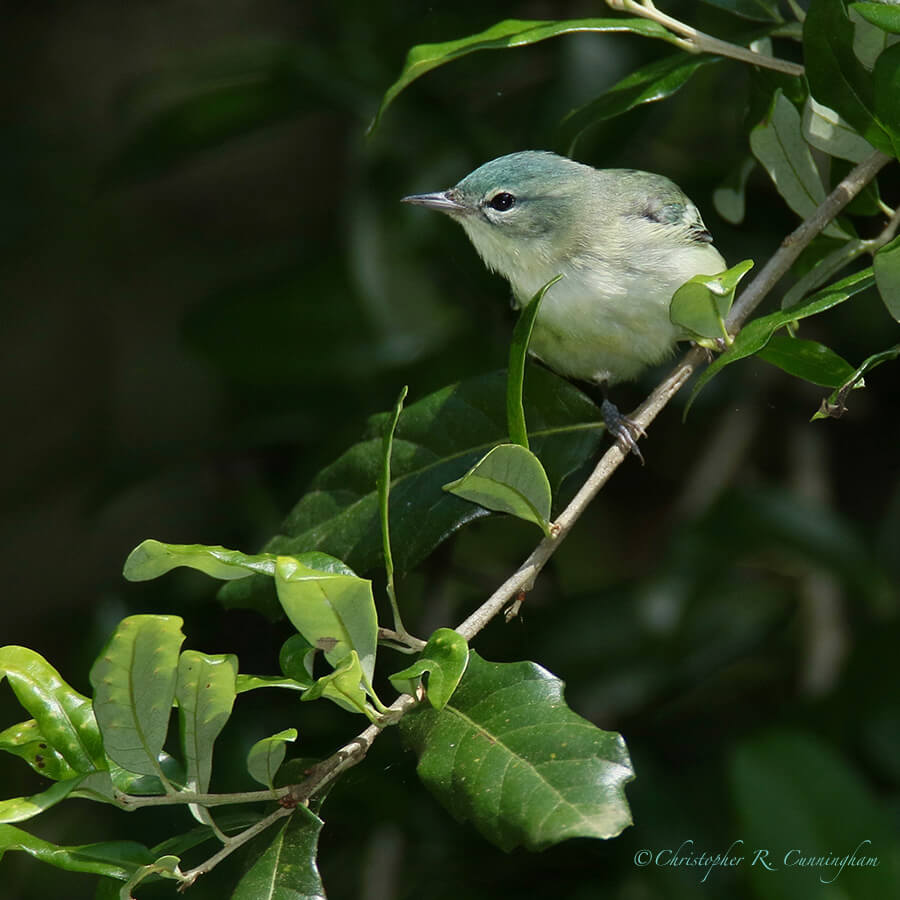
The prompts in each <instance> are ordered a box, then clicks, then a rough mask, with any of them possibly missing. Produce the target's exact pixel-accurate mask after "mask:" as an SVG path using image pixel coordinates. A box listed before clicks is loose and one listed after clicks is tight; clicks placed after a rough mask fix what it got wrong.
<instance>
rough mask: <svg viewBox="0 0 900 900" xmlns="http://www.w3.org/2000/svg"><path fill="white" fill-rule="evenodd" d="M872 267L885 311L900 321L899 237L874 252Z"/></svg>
mask: <svg viewBox="0 0 900 900" xmlns="http://www.w3.org/2000/svg"><path fill="white" fill-rule="evenodd" d="M872 269H873V270H874V272H875V284H876V285H877V287H878V293H879V294H881V299H882V300H883V301H884V305H885V306H886V307H887V311H888V312H889V313H890V314H891V315H892V316H893V317H894V318H895V319H896V320H897V321H898V322H900V237H896V238H894V240H892V241H891V242H890V243H889V244H885V245H884V246H883V247H882V248H881V249H880V250H879V251H878V252H877V253H876V254H875V257H874V259H873V260H872Z"/></svg>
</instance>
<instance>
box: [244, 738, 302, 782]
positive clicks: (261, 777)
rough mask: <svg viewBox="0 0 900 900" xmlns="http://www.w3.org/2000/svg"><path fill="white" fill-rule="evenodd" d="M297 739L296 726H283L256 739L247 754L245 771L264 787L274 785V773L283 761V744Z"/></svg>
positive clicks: (285, 750)
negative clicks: (275, 732)
mask: <svg viewBox="0 0 900 900" xmlns="http://www.w3.org/2000/svg"><path fill="white" fill-rule="evenodd" d="M296 740H297V729H296V728H285V729H284V731H279V732H278V733H277V734H272V735H269V737H265V738H263V739H262V740H260V741H257V742H256V743H255V744H254V745H253V746H252V747H251V748H250V752H249V753H248V754H247V771H248V772H249V773H250V775H251V777H252V778H253V779H254V780H256V781H258V782H259V783H260V784H261V785H263V786H264V787H269V788H270V787H274V784H275V774H276V773H277V772H278V769H279V768H280V767H281V764H282V763H283V762H284V754H285V753H286V752H287V748H286V747H285V744H286V743H288V742H289V741H290V742H293V741H296Z"/></svg>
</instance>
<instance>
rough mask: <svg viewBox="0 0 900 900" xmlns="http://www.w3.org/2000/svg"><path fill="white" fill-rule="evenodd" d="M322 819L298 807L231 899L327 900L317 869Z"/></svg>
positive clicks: (250, 869)
mask: <svg viewBox="0 0 900 900" xmlns="http://www.w3.org/2000/svg"><path fill="white" fill-rule="evenodd" d="M323 824H324V823H323V822H322V820H321V819H320V818H319V817H318V816H317V815H316V814H315V813H313V812H311V811H310V810H308V809H307V808H306V807H304V806H298V807H297V808H296V809H295V810H294V812H293V813H292V814H291V817H290V819H288V821H287V822H285V823H284V824H283V825H282V826H281V827H280V828H279V829H278V831H277V833H276V834H275V837H274V838H273V839H272V841H271V843H270V844H269V845H268V846H267V847H266V849H265V850H263V852H262V853H261V854H260V856H259V858H258V859H257V860H256V861H255V862H254V863H253V865H252V866H251V867H250V868H249V870H248V871H247V873H246V874H245V875H244V877H243V878H242V879H241V880H240V883H239V884H238V886H237V887H236V888H235V890H234V893H233V894H232V895H231V900H325V888H324V886H323V884H322V879H321V878H320V877H319V870H318V868H317V867H316V854H317V847H318V841H319V832H320V831H321V830H322V825H323Z"/></svg>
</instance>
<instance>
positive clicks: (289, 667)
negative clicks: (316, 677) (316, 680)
mask: <svg viewBox="0 0 900 900" xmlns="http://www.w3.org/2000/svg"><path fill="white" fill-rule="evenodd" d="M315 653H316V648H315V647H313V646H312V645H311V644H310V642H309V641H308V640H306V638H305V637H303V635H302V634H292V635H291V636H290V637H289V638H288V639H287V640H286V641H285V642H284V643H283V644H282V645H281V649H280V650H279V651H278V668H280V669H281V671H282V672H283V673H284V674H285V675H287V676H288V677H289V678H294V679H296V680H297V681H299V682H302V683H304V684H312V682H313V661H314V659H315Z"/></svg>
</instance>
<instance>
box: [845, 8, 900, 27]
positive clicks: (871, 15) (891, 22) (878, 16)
mask: <svg viewBox="0 0 900 900" xmlns="http://www.w3.org/2000/svg"><path fill="white" fill-rule="evenodd" d="M850 9H851V11H853V12H856V13H858V14H859V15H860V16H862V17H863V18H864V19H865V20H866V21H868V22H871V23H872V24H873V25H877V26H878V27H879V28H882V29H884V31H889V32H891V33H892V34H900V6H897V5H889V4H887V3H883V2H882V3H851V4H850Z"/></svg>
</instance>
